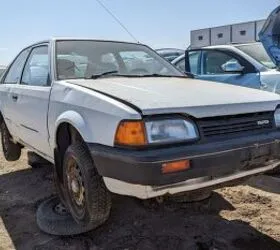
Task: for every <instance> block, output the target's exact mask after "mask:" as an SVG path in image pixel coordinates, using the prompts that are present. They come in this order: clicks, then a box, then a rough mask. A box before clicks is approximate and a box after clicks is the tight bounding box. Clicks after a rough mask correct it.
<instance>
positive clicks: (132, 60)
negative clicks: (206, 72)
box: [56, 40, 184, 80]
mask: <svg viewBox="0 0 280 250" xmlns="http://www.w3.org/2000/svg"><path fill="white" fill-rule="evenodd" d="M56 70H57V78H58V79H59V80H63V79H77V78H96V76H104V77H105V76H112V75H113V76H118V75H119V76H136V77H141V76H143V77H144V76H184V75H183V74H182V73H181V72H180V71H178V70H177V69H176V68H175V67H174V66H173V65H171V64H169V63H168V62H166V61H165V60H164V59H163V58H161V57H160V56H159V55H158V54H157V53H155V52H154V51H153V50H152V49H150V48H148V47H147V46H145V45H141V44H132V43H122V42H111V41H93V40H64V41H57V42H56Z"/></svg>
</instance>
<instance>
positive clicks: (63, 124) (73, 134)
mask: <svg viewBox="0 0 280 250" xmlns="http://www.w3.org/2000/svg"><path fill="white" fill-rule="evenodd" d="M87 135H89V130H88V128H87V126H86V121H85V120H84V119H83V117H82V116H81V115H80V114H79V113H77V112H75V111H67V112H65V113H63V114H61V115H60V116H59V117H58V119H57V121H56V123H55V132H54V138H53V140H54V141H53V145H54V161H55V171H56V172H57V174H58V177H59V179H60V180H62V179H61V178H62V172H61V170H62V164H63V156H64V154H65V152H66V150H67V148H68V146H69V145H71V143H73V142H74V141H85V142H86V141H87V138H88V137H87Z"/></svg>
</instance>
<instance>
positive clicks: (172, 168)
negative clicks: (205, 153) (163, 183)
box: [161, 160, 191, 174]
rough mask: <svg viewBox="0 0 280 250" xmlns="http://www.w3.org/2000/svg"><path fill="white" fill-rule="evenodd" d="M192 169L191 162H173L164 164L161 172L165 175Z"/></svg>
mask: <svg viewBox="0 0 280 250" xmlns="http://www.w3.org/2000/svg"><path fill="white" fill-rule="evenodd" d="M190 167H191V163H190V160H182V161H173V162H168V163H164V164H162V168H161V172H162V173H163V174H168V173H174V172H179V171H183V170H187V169H189V168H190Z"/></svg>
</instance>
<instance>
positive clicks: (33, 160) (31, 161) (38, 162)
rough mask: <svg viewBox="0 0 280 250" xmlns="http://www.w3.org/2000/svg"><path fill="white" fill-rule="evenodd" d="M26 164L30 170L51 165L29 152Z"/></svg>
mask: <svg viewBox="0 0 280 250" xmlns="http://www.w3.org/2000/svg"><path fill="white" fill-rule="evenodd" d="M27 163H28V165H29V166H31V167H32V168H39V167H42V166H46V165H51V163H50V162H48V161H47V160H45V159H44V158H43V157H41V156H40V155H38V154H36V153H34V152H31V151H28V152H27Z"/></svg>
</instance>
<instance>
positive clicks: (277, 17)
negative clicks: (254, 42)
mask: <svg viewBox="0 0 280 250" xmlns="http://www.w3.org/2000/svg"><path fill="white" fill-rule="evenodd" d="M259 38H260V41H261V42H262V44H263V46H264V48H265V50H266V52H267V54H268V55H269V56H270V58H271V60H272V61H273V62H274V64H275V65H276V66H277V68H279V67H280V6H279V7H277V8H276V9H275V10H273V11H272V13H271V14H270V15H269V16H268V18H267V20H266V22H265V24H264V26H263V28H262V30H261V31H260V33H259Z"/></svg>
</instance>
